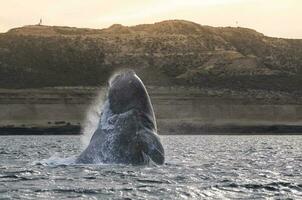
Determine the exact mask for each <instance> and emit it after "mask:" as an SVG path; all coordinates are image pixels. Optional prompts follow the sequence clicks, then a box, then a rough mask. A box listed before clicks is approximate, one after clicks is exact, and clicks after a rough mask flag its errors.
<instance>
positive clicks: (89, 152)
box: [76, 71, 165, 165]
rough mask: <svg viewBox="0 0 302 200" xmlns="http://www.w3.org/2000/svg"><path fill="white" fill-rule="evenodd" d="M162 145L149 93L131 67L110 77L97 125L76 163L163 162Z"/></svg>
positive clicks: (140, 163)
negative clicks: (130, 69)
mask: <svg viewBox="0 0 302 200" xmlns="http://www.w3.org/2000/svg"><path fill="white" fill-rule="evenodd" d="M164 160H165V156H164V148H163V146H162V144H161V142H160V138H159V137H158V135H157V127H156V119H155V115H154V111H153V107H152V104H151V101H150V97H149V95H148V93H147V90H146V88H145V86H144V84H143V82H142V81H141V79H140V78H139V77H138V76H137V75H136V74H135V72H134V71H124V72H120V73H118V74H116V75H115V76H113V77H112V78H111V79H110V81H109V88H108V93H107V96H106V100H105V102H104V104H103V107H102V112H101V116H100V120H99V123H98V128H97V129H96V131H95V132H94V134H93V136H92V138H91V140H90V143H89V145H88V147H87V148H86V149H85V150H84V151H83V152H82V153H81V154H80V155H79V157H78V158H77V159H76V163H79V164H98V163H116V164H133V165H142V164H148V163H149V162H150V161H152V162H154V163H156V164H163V163H164Z"/></svg>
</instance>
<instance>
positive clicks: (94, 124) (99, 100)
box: [81, 88, 106, 149]
mask: <svg viewBox="0 0 302 200" xmlns="http://www.w3.org/2000/svg"><path fill="white" fill-rule="evenodd" d="M99 91H100V92H99V93H98V95H97V96H96V98H95V99H94V100H93V102H92V103H91V104H90V106H89V108H88V109H87V112H86V118H85V121H84V122H83V126H82V131H81V132H82V135H81V149H85V148H86V147H87V146H88V144H89V142H90V139H91V137H92V135H93V133H94V132H95V131H96V129H97V128H98V124H99V120H100V116H101V110H102V107H103V103H104V99H105V97H106V88H101V89H100V90H99Z"/></svg>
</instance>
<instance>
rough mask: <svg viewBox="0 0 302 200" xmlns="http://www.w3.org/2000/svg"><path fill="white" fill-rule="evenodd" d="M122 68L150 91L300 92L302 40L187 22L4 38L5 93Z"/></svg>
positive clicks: (20, 32) (83, 81) (96, 77)
mask: <svg viewBox="0 0 302 200" xmlns="http://www.w3.org/2000/svg"><path fill="white" fill-rule="evenodd" d="M121 68H133V69H135V70H136V71H137V73H138V74H139V75H140V76H141V77H142V78H143V79H144V81H145V82H146V83H147V84H150V85H176V84H177V85H190V86H198V87H214V88H231V89H271V90H285V91H298V90H299V89H300V86H301V85H302V40H291V39H280V38H271V37H266V36H264V35H263V34H261V33H258V32H256V31H254V30H251V29H246V28H240V27H237V28H233V27H225V28H215V27H209V26H201V25H199V24H196V23H193V22H189V21H183V20H170V21H163V22H159V23H155V24H144V25H137V26H132V27H126V26H122V25H119V24H116V25H112V26H111V27H109V28H107V29H99V30H98V29H80V28H72V27H56V26H25V27H21V28H16V29H12V30H10V31H8V32H7V33H3V34H0V88H33V87H47V86H96V85H100V84H104V83H105V81H106V80H107V78H108V77H109V76H110V74H112V73H113V72H114V71H116V70H119V69H121Z"/></svg>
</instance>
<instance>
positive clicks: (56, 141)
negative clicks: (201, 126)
mask: <svg viewBox="0 0 302 200" xmlns="http://www.w3.org/2000/svg"><path fill="white" fill-rule="evenodd" d="M161 138H162V142H163V145H164V146H165V149H166V164H165V165H163V166H144V167H138V166H123V165H97V166H95V165H86V166H85V165H68V159H67V160H62V159H61V158H60V157H70V156H74V155H77V154H79V153H80V151H81V143H80V137H79V136H1V137H0V161H1V163H0V199H52V198H53V199H121V198H130V199H235V198H237V199H266V198H274V199H286V198H289V199H290V198H292V199H301V198H302V152H301V150H302V149H301V147H302V136H163V137H161ZM49 158H50V159H49ZM45 159H46V160H45Z"/></svg>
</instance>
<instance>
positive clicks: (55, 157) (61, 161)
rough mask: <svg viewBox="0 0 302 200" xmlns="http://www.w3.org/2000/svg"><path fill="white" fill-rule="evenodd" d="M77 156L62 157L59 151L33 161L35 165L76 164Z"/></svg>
mask: <svg viewBox="0 0 302 200" xmlns="http://www.w3.org/2000/svg"><path fill="white" fill-rule="evenodd" d="M75 160H76V157H75V156H72V157H68V158H61V157H60V156H59V153H55V154H54V155H53V156H51V157H50V158H47V159H43V160H41V161H35V162H33V165H43V166H62V165H72V164H75Z"/></svg>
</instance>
